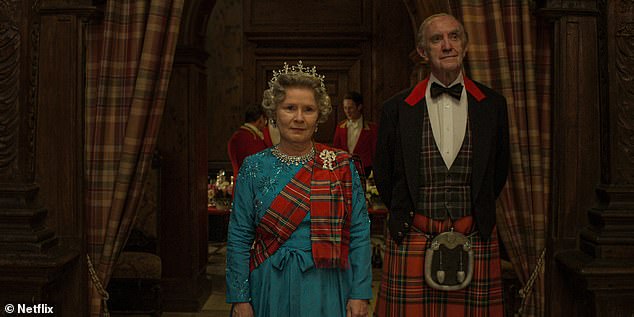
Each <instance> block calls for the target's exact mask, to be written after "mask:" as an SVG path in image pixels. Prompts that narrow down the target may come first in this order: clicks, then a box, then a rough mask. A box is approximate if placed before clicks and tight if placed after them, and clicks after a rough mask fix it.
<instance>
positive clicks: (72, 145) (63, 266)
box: [0, 0, 92, 316]
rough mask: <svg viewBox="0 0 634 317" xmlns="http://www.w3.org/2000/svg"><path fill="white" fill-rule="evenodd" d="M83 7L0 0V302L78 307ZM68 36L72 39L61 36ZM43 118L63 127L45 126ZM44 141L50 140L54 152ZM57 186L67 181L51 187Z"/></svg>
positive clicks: (73, 312) (58, 309) (63, 310)
mask: <svg viewBox="0 0 634 317" xmlns="http://www.w3.org/2000/svg"><path fill="white" fill-rule="evenodd" d="M89 11H92V10H91V9H90V8H88V7H82V6H81V5H79V4H77V3H73V4H71V3H68V2H67V3H66V4H64V5H58V6H56V7H55V8H53V7H52V6H50V5H49V2H46V1H11V0H0V301H1V302H0V305H2V306H1V307H4V305H5V304H13V305H16V306H17V304H27V305H33V304H44V303H46V304H48V305H49V307H53V308H54V313H55V314H56V315H57V316H65V315H68V316H80V315H84V312H85V303H86V300H85V294H86V290H85V287H82V285H84V286H85V283H84V282H82V281H83V275H82V267H83V263H84V262H82V259H81V258H80V257H79V255H80V254H81V250H82V243H81V239H82V237H83V232H82V230H83V224H82V223H81V220H82V219H83V218H81V216H80V215H81V214H82V213H81V212H80V211H81V210H82V206H83V201H82V200H81V197H83V194H82V193H81V190H82V187H81V186H80V185H79V184H81V182H82V175H83V170H82V166H83V165H82V163H81V162H82V157H83V155H82V154H81V151H83V144H82V142H83V139H82V135H83V134H82V133H83V110H82V108H83V102H82V100H83V59H82V53H81V52H82V51H83V46H82V39H83V26H84V25H85V22H86V20H85V19H84V17H85V16H87V14H88V12H89ZM67 38H70V39H72V40H71V41H67V42H63V43H60V42H59V40H60V39H67ZM56 41H57V42H56ZM66 109H72V110H71V112H67V111H66ZM52 113H58V115H59V117H55V118H53V117H52V116H51V115H52ZM61 113H66V114H68V113H73V114H75V115H74V116H71V117H61ZM51 122H55V123H56V124H57V125H58V126H60V127H61V126H63V128H64V129H66V130H65V131H64V132H69V133H71V134H68V133H62V134H60V135H57V137H56V135H51V132H54V131H51V130H50V128H51V126H52V125H51ZM57 131H59V130H57ZM46 149H55V152H54V153H55V156H52V157H48V156H47V154H48V153H53V151H51V152H46ZM76 154H77V155H76ZM55 173H63V175H62V174H55ZM53 175H57V176H58V178H56V179H55V178H54V177H52V176H53ZM43 179H46V181H44V183H46V185H45V186H42V187H40V184H39V182H40V181H42V180H43ZM56 187H63V188H65V189H70V191H58V192H57V194H61V195H62V196H57V197H53V195H50V194H52V193H55V192H56V190H59V189H55V188H56ZM40 189H41V190H40ZM43 192H45V193H48V194H49V195H50V196H48V197H45V196H43V195H42V193H43ZM47 198H52V201H53V203H52V204H49V203H48V200H47ZM75 217H77V218H75ZM66 220H68V221H66ZM62 221H63V222H62ZM59 232H62V234H61V235H60V234H59Z"/></svg>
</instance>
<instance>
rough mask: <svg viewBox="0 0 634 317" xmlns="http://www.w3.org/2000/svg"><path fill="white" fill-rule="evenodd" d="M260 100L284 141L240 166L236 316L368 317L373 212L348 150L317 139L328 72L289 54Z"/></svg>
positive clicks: (234, 250) (232, 247) (235, 212)
mask: <svg viewBox="0 0 634 317" xmlns="http://www.w3.org/2000/svg"><path fill="white" fill-rule="evenodd" d="M262 106H263V107H264V109H265V111H266V112H267V114H268V117H269V118H271V120H273V122H274V124H275V125H277V127H278V129H279V131H280V143H279V144H277V145H275V146H273V147H271V148H268V149H266V150H264V151H262V152H259V153H257V154H254V155H252V156H249V157H247V159H246V160H245V161H244V164H243V165H242V167H241V168H240V171H239V173H238V178H237V181H236V188H235V197H234V202H233V209H232V212H231V218H230V222H229V235H228V241H227V275H226V278H227V302H229V303H233V304H234V305H233V308H232V315H233V316H234V317H244V316H258V317H267V316H270V317H284V316H289V317H291V316H292V317H296V316H302V317H310V316H315V317H322V316H364V317H365V316H367V315H368V301H369V299H370V298H371V297H372V289H371V281H372V268H371V263H370V256H371V254H370V221H369V218H368V213H367V209H366V205H365V200H364V195H363V189H362V187H361V182H360V180H359V175H358V173H357V171H356V169H355V167H354V164H351V159H350V155H349V154H348V153H346V152H343V151H339V150H336V149H334V148H330V147H327V146H325V145H322V144H318V143H314V142H313V136H314V134H315V131H317V125H318V123H320V122H324V121H326V119H327V116H328V114H329V113H330V112H331V110H332V107H331V105H330V98H329V97H328V94H327V92H326V89H325V87H324V82H323V76H321V75H318V74H317V73H316V70H315V67H312V68H308V67H304V66H303V65H302V63H301V61H300V62H299V64H298V65H297V66H292V67H289V66H288V65H286V63H285V64H284V67H283V68H282V69H281V70H280V71H274V72H273V78H272V79H271V81H270V82H269V89H267V90H266V91H265V92H264V100H263V102H262Z"/></svg>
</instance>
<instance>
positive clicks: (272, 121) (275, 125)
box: [269, 119, 277, 128]
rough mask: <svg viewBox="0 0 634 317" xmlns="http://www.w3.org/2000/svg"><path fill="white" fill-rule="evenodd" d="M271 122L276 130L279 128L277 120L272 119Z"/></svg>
mask: <svg viewBox="0 0 634 317" xmlns="http://www.w3.org/2000/svg"><path fill="white" fill-rule="evenodd" d="M269 122H271V125H272V126H273V127H274V128H276V127H277V124H276V122H275V119H270V120H269Z"/></svg>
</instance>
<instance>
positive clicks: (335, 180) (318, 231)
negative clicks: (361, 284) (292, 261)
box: [249, 143, 352, 271]
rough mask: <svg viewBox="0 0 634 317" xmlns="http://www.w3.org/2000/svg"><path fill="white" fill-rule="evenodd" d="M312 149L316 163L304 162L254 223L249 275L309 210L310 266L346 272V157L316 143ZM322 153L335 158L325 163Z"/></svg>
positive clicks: (348, 207)
mask: <svg viewBox="0 0 634 317" xmlns="http://www.w3.org/2000/svg"><path fill="white" fill-rule="evenodd" d="M315 150H316V152H315V159H314V160H312V161H310V162H307V163H306V164H304V166H302V168H301V169H300V170H299V172H297V174H295V176H294V177H293V179H291V181H290V182H288V184H286V186H285V187H284V189H282V191H281V192H280V194H279V195H278V196H277V197H276V198H275V199H274V200H273V202H272V203H271V206H270V207H269V208H268V210H267V211H266V213H265V214H264V216H263V217H262V220H261V221H260V223H259V224H258V227H257V228H256V231H255V242H254V244H253V247H252V248H251V257H250V265H249V266H250V269H251V271H253V269H255V268H256V267H258V265H260V264H262V262H264V260H266V259H267V258H268V257H269V256H271V255H272V254H273V253H275V251H277V249H279V248H280V247H281V246H282V245H283V244H284V243H285V242H286V240H288V238H289V237H290V236H291V234H292V233H293V232H294V231H295V229H297V226H299V224H300V222H301V221H302V220H303V219H304V217H305V216H306V214H307V213H308V212H310V240H311V246H312V255H313V260H314V261H315V266H316V267H318V268H337V267H338V268H343V269H345V268H348V251H349V248H350V219H351V213H352V174H351V173H350V154H348V153H346V152H344V151H340V150H337V149H334V148H330V147H327V146H325V145H323V144H318V143H316V144H315ZM327 153H330V154H334V157H333V158H334V160H332V161H330V160H329V159H328V157H327V156H326V154H327ZM324 158H326V162H324ZM328 162H331V164H328Z"/></svg>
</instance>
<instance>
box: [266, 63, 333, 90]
mask: <svg viewBox="0 0 634 317" xmlns="http://www.w3.org/2000/svg"><path fill="white" fill-rule="evenodd" d="M293 73H296V74H302V75H308V76H312V77H315V78H317V79H319V82H320V85H321V88H326V86H325V85H324V79H325V78H326V76H324V75H319V74H317V67H315V66H313V67H306V66H304V64H302V61H299V62H298V63H297V65H296V66H288V64H287V63H286V62H284V67H282V69H280V70H273V78H271V81H269V87H273V83H275V82H277V79H278V78H279V76H280V75H283V74H293Z"/></svg>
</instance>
